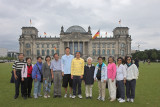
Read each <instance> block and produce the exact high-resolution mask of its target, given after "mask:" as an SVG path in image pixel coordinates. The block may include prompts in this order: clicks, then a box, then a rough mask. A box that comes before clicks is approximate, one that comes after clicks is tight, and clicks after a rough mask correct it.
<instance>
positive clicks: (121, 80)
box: [116, 57, 126, 103]
mask: <svg viewBox="0 0 160 107" xmlns="http://www.w3.org/2000/svg"><path fill="white" fill-rule="evenodd" d="M122 61H123V58H122V57H119V58H118V59H117V62H118V65H117V72H116V80H117V81H116V83H117V91H118V93H119V95H120V96H119V98H118V101H119V102H120V103H124V102H125V85H124V84H125V83H126V69H125V67H124V65H123V64H122Z"/></svg>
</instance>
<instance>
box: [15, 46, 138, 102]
mask: <svg viewBox="0 0 160 107" xmlns="http://www.w3.org/2000/svg"><path fill="white" fill-rule="evenodd" d="M53 57H54V59H53V60H52V61H51V57H50V56H46V57H45V62H44V63H42V57H41V56H38V57H37V63H36V64H35V65H33V64H32V59H31V58H29V57H28V58H26V61H25V60H24V54H23V53H20V54H19V60H18V61H15V63H14V64H13V71H14V77H15V96H14V99H17V98H18V96H19V86H20V84H21V95H22V97H23V98H24V99H27V98H32V96H31V90H32V81H34V92H33V93H34V94H33V95H34V98H38V97H42V95H41V84H42V83H43V92H44V98H49V97H50V91H51V85H52V82H53V84H54V92H53V97H54V98H56V97H62V96H61V85H62V86H63V87H64V89H65V95H64V98H67V97H70V98H72V99H75V98H76V97H78V98H80V99H82V98H83V97H82V91H81V83H82V81H83V80H84V83H85V95H86V99H92V87H93V84H94V82H96V81H97V82H98V89H99V96H98V98H97V99H98V100H101V101H105V96H106V87H108V90H109V98H108V99H109V100H110V101H111V102H113V101H115V100H116V98H117V100H118V101H119V102H120V103H123V102H125V101H126V100H125V92H126V96H127V102H134V98H135V87H136V80H137V79H138V75H139V71H138V68H137V66H136V65H135V64H133V63H132V61H131V60H132V59H131V57H129V56H128V57H126V61H125V64H123V58H121V57H119V58H118V59H117V65H116V64H115V63H114V62H115V61H114V57H112V56H110V57H109V58H108V62H109V63H108V66H107V65H106V64H105V63H103V58H102V57H98V64H97V65H96V66H95V65H94V64H93V63H92V58H91V57H88V58H87V63H86V64H85V62H84V59H82V58H81V53H80V52H79V51H77V52H76V53H75V58H74V56H73V55H71V54H70V48H69V47H66V48H65V55H63V56H62V58H61V59H59V55H58V54H57V53H55V54H54V56H53ZM61 83H62V84H61ZM68 85H69V94H68ZM125 87H126V91H125ZM77 90H78V92H77Z"/></svg>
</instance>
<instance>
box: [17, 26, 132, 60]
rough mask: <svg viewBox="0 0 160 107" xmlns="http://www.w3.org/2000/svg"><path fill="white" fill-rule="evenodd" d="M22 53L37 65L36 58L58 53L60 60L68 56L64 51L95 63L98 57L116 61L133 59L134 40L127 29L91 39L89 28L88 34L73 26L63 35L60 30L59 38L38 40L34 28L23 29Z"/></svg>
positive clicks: (116, 30) (120, 28) (39, 38)
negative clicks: (110, 35)
mask: <svg viewBox="0 0 160 107" xmlns="http://www.w3.org/2000/svg"><path fill="white" fill-rule="evenodd" d="M19 45H20V52H21V53H24V54H25V57H28V56H29V57H31V58H32V59H33V61H36V57H37V56H39V55H40V56H42V57H44V58H45V56H46V55H50V56H52V55H53V54H54V53H58V54H59V55H60V57H61V56H62V55H64V54H65V47H70V48H71V54H74V53H75V52H76V51H80V52H81V53H82V57H83V58H84V59H86V58H87V57H89V56H90V57H92V58H93V59H94V60H96V59H97V58H98V56H102V57H104V58H106V59H107V58H108V57H109V56H114V57H115V58H117V57H119V56H121V57H124V56H126V55H131V36H130V35H129V28H128V27H116V28H115V29H114V30H113V37H100V38H96V39H92V33H91V28H90V26H89V27H88V31H86V30H85V29H84V28H82V27H81V26H71V27H69V28H68V29H67V30H66V31H64V28H63V26H62V27H61V31H60V37H39V36H38V30H37V29H36V28H35V27H22V34H21V35H20V38H19Z"/></svg>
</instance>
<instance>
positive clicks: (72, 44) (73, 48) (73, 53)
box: [72, 41, 74, 55]
mask: <svg viewBox="0 0 160 107" xmlns="http://www.w3.org/2000/svg"><path fill="white" fill-rule="evenodd" d="M72 49H73V55H74V41H72Z"/></svg>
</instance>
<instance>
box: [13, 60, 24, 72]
mask: <svg viewBox="0 0 160 107" xmlns="http://www.w3.org/2000/svg"><path fill="white" fill-rule="evenodd" d="M24 64H26V61H24V60H23V61H20V60H18V61H15V62H14V64H13V66H12V68H13V69H15V70H16V71H17V70H22V67H23V65H24Z"/></svg>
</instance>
